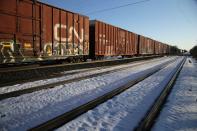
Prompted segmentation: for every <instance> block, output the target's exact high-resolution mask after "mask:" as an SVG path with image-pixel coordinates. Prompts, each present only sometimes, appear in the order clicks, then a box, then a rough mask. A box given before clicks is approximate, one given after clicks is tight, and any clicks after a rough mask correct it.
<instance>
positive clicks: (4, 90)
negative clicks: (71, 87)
mask: <svg viewBox="0 0 197 131" xmlns="http://www.w3.org/2000/svg"><path fill="white" fill-rule="evenodd" d="M167 59H173V58H171V57H170V58H166V57H162V58H157V59H153V60H150V62H156V61H163V60H167ZM146 62H148V61H144V62H143V61H140V62H136V63H130V64H125V65H119V66H114V67H110V68H107V67H105V68H94V69H92V68H91V69H81V70H74V71H66V72H62V74H65V75H64V76H61V77H56V78H51V79H45V80H38V81H34V82H27V83H24V84H16V85H13V86H5V87H1V88H0V94H4V93H8V92H12V91H17V90H22V89H27V88H31V87H35V86H41V85H45V84H50V83H54V82H58V81H64V80H70V79H74V78H78V77H83V76H88V75H91V74H95V73H101V72H105V71H110V70H114V69H119V68H124V67H129V66H135V65H137V64H139V63H146ZM77 71H87V72H82V73H76V74H72V75H66V74H67V73H74V72H77Z"/></svg>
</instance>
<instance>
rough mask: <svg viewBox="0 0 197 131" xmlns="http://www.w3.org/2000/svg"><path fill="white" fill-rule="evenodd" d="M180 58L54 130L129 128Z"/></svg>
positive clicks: (155, 94) (138, 120) (134, 123)
mask: <svg viewBox="0 0 197 131" xmlns="http://www.w3.org/2000/svg"><path fill="white" fill-rule="evenodd" d="M180 61H181V60H180V59H179V60H178V61H176V62H174V63H172V64H170V65H169V66H167V67H166V68H164V69H163V70H161V71H159V72H157V73H156V74H154V75H152V76H150V77H148V78H147V79H145V80H144V81H142V82H140V83H138V84H136V85H135V86H133V87H132V88H130V89H128V90H127V91H125V92H123V93H121V94H120V95H118V96H116V97H115V98H113V99H111V100H109V101H107V102H105V103H103V104H101V105H100V106H98V107H96V108H95V109H93V110H90V111H88V112H87V113H85V114H83V115H81V116H80V117H78V118H77V119H75V120H73V121H71V122H69V123H67V124H65V125H64V126H62V127H60V128H59V129H57V130H58V131H61V130H62V131H64V130H88V131H94V130H110V131H114V130H115V131H116V130H117V131H123V130H124V131H127V130H128V131H131V130H134V129H135V128H136V126H137V125H138V123H139V122H140V121H141V120H142V118H143V117H144V116H145V114H146V112H147V111H148V110H149V108H150V107H151V105H152V104H153V103H154V101H155V99H156V98H157V96H158V95H159V94H160V92H161V91H162V90H163V85H165V83H166V82H167V79H169V76H170V75H172V72H174V69H175V68H177V65H178V64H179V63H180Z"/></svg>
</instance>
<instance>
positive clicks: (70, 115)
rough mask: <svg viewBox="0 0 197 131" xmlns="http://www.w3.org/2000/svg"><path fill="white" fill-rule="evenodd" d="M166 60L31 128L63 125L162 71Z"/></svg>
mask: <svg viewBox="0 0 197 131" xmlns="http://www.w3.org/2000/svg"><path fill="white" fill-rule="evenodd" d="M170 62H171V61H169V62H166V63H165V64H163V65H162V66H157V67H156V68H155V67H154V68H151V69H150V70H149V72H147V73H146V74H143V75H141V76H140V77H138V78H134V79H133V80H131V81H129V82H128V83H126V84H125V85H122V86H120V87H118V88H116V89H115V90H113V91H111V92H108V93H106V94H104V95H102V96H100V97H98V98H96V99H94V100H92V101H89V102H88V103H86V104H83V105H81V106H79V107H77V108H74V109H73V110H71V111H69V112H66V113H64V114H62V115H60V116H58V117H56V118H54V119H52V120H49V121H47V122H45V123H43V124H41V125H38V126H37V127H34V128H31V129H30V130H32V131H37V130H52V129H55V128H58V127H60V126H62V125H63V124H65V123H67V122H69V121H71V120H73V119H75V118H76V117H78V116H79V115H81V114H83V113H85V112H87V111H88V110H91V109H93V108H95V107H96V106H98V105H100V104H102V103H104V102H106V101H107V100H109V99H111V98H113V97H114V96H116V95H118V94H120V93H122V92H124V91H125V90H127V89H128V88H131V87H132V86H133V85H135V84H137V83H138V82H140V81H143V80H144V79H146V78H147V77H149V76H151V75H153V74H154V73H156V72H158V71H160V70H161V69H163V68H164V67H166V66H167V65H168V64H169V63H170ZM183 63H184V61H182V65H183Z"/></svg>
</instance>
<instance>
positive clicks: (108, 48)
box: [99, 34, 115, 56]
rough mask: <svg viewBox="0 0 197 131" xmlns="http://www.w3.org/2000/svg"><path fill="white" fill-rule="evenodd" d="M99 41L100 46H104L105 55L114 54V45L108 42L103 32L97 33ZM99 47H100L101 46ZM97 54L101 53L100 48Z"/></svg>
mask: <svg viewBox="0 0 197 131" xmlns="http://www.w3.org/2000/svg"><path fill="white" fill-rule="evenodd" d="M99 43H100V44H101V43H102V47H105V48H104V50H103V51H104V52H103V54H104V55H105V56H109V55H113V54H114V52H115V51H114V46H113V45H112V43H110V40H107V38H106V36H105V34H99ZM102 47H101V48H102ZM99 54H102V50H99Z"/></svg>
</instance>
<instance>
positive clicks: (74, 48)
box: [44, 24, 87, 56]
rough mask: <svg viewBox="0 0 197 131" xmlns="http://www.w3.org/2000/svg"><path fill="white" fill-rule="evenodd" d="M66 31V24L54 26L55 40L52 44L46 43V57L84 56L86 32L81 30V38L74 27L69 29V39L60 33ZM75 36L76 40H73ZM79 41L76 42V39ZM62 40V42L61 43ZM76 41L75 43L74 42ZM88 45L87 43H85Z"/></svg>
mask: <svg viewBox="0 0 197 131" xmlns="http://www.w3.org/2000/svg"><path fill="white" fill-rule="evenodd" d="M63 30H64V31H66V30H67V26H66V25H64V24H61V25H60V24H55V26H54V40H55V42H54V43H53V44H52V43H45V45H44V55H47V56H51V55H78V54H83V50H84V47H85V46H84V45H83V41H84V30H83V29H81V30H80V36H79V34H78V32H77V31H76V29H75V28H74V27H70V28H69V29H68V37H66V36H64V35H63V34H61V35H59V32H60V31H63ZM73 34H74V38H73ZM75 38H76V39H77V43H76V41H74V39H75ZM60 40H61V42H60ZM73 41H74V42H73ZM85 44H87V43H85Z"/></svg>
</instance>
